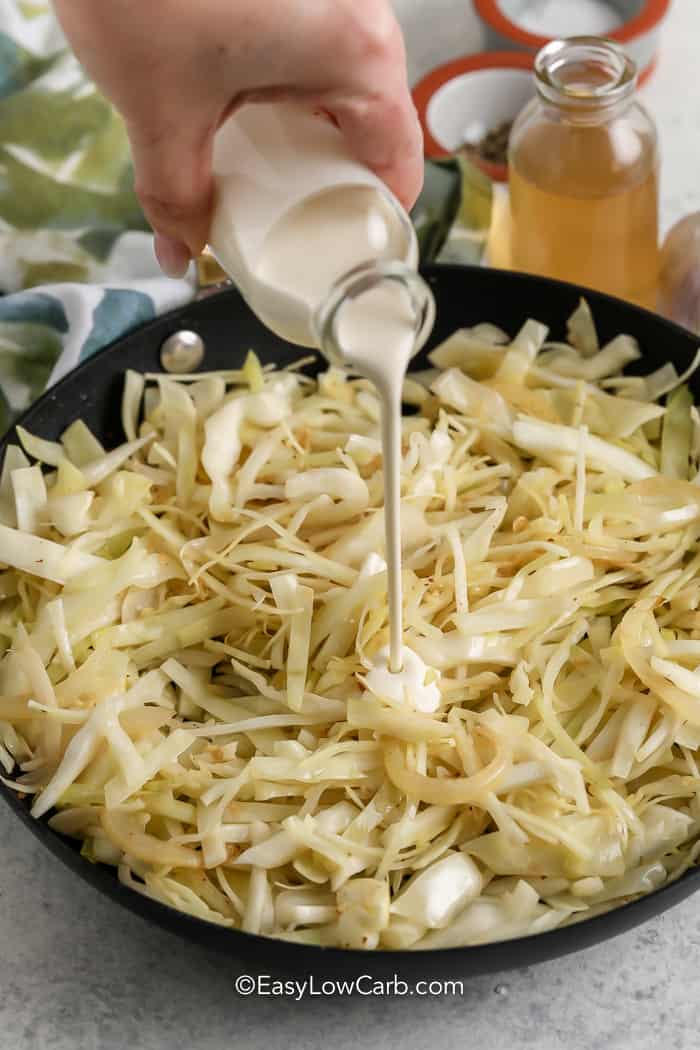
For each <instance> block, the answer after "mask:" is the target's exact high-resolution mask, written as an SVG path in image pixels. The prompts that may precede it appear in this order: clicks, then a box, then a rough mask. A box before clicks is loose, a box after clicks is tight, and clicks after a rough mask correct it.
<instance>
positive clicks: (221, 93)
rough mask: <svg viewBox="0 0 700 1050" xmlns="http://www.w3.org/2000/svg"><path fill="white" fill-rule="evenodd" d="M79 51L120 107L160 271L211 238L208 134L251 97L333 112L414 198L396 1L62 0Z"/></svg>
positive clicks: (409, 112) (417, 159)
mask: <svg viewBox="0 0 700 1050" xmlns="http://www.w3.org/2000/svg"><path fill="white" fill-rule="evenodd" d="M55 8H56V11H57V14H58V16H59V18H60V20H61V23H62V25H63V27H64V29H65V32H66V34H67V36H68V37H69V39H70V41H71V43H72V45H73V47H74V49H75V51H76V54H77V55H78V58H79V59H80V60H81V62H82V63H83V65H84V66H85V69H86V70H87V72H88V73H89V74H90V76H91V77H92V78H93V79H94V80H95V82H96V83H97V84H98V86H99V87H100V88H101V89H102V90H103V91H104V92H105V94H107V95H108V96H109V97H110V98H111V99H112V101H113V102H114V104H115V105H116V107H117V108H118V109H119V110H120V111H121V113H122V115H123V117H124V120H125V122H126V127H127V131H128V133H129V139H130V141H131V146H132V151H133V156H134V165H135V170H136V192H137V193H138V196H139V198H140V200H141V203H142V205H143V208H144V211H145V212H146V216H147V218H148V220H149V221H150V223H151V225H152V226H153V229H154V231H155V233H156V252H157V255H158V258H159V261H160V264H161V266H162V268H163V269H164V271H165V272H166V273H168V274H170V275H172V276H181V275H182V274H183V273H184V271H185V269H186V267H187V264H188V262H189V260H190V258H191V257H192V256H194V255H197V254H199V252H200V251H201V250H202V248H203V247H204V245H205V243H206V240H207V236H208V232H209V225H210V219H211V209H212V200H213V182H212V171H211V163H212V142H213V138H214V134H215V132H216V130H217V128H218V127H219V125H220V124H221V123H222V121H223V120H225V119H226V117H227V116H228V115H229V114H230V113H231V112H232V110H233V109H235V108H236V107H237V106H240V105H241V104H242V103H244V102H249V101H254V102H264V101H271V100H275V99H281V98H294V99H299V100H302V101H304V102H309V103H310V104H313V105H317V106H320V107H322V108H323V109H325V110H326V111H327V112H328V113H329V114H330V115H331V117H332V118H333V119H334V120H335V121H336V122H337V124H338V126H339V127H340V129H341V131H342V132H343V133H344V135H345V137H346V140H347V142H348V145H349V147H350V148H351V150H352V151H353V153H354V154H355V155H356V156H357V158H358V159H359V160H360V161H362V162H364V163H365V164H366V165H367V166H368V167H370V168H372V169H373V170H374V171H375V172H376V173H377V174H378V175H379V176H380V177H381V178H383V179H384V180H385V181H386V182H387V184H388V185H389V186H390V188H391V189H392V190H393V191H394V193H395V194H396V195H397V197H398V198H399V199H400V200H401V202H402V203H403V204H404V205H405V206H406V207H407V208H410V207H411V206H412V205H413V203H414V202H415V199H416V197H417V196H418V193H419V190H420V186H421V183H422V178H423V160H422V138H421V133H420V127H419V124H418V120H417V117H416V113H415V110H414V108H413V103H412V101H411V96H410V93H409V89H408V85H407V81H406V63H405V52H404V46H403V40H402V36H401V31H400V29H399V26H398V24H397V22H396V19H395V18H394V15H393V12H392V8H391V3H390V0H55Z"/></svg>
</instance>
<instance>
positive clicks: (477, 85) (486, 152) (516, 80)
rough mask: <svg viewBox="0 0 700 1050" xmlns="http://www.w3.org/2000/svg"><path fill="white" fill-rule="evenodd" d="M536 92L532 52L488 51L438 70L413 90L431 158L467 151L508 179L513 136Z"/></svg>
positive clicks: (498, 178) (501, 179) (492, 173)
mask: <svg viewBox="0 0 700 1050" xmlns="http://www.w3.org/2000/svg"><path fill="white" fill-rule="evenodd" d="M534 94H535V84H534V78H533V76H532V56H531V55H526V54H523V53H520V52H484V53H482V54H478V55H469V56H467V57H465V58H461V59H457V60H456V61H454V62H449V63H447V64H446V65H444V66H440V67H439V68H438V69H434V70H433V71H432V72H431V73H429V74H428V75H427V76H426V77H424V78H423V80H421V81H420V83H419V84H417V85H416V87H415V89H414V92H413V99H414V102H415V105H416V109H417V110H418V116H419V118H420V120H421V124H422V126H423V133H424V137H425V154H426V157H429V158H431V159H436V158H439V157H445V156H449V155H452V154H455V153H459V152H464V153H465V155H466V156H468V158H469V160H470V161H471V162H472V163H473V164H474V165H476V167H478V168H480V169H481V170H482V171H484V172H485V174H487V175H488V176H489V177H490V178H491V179H493V180H494V181H496V182H505V181H507V178H508V164H507V156H508V138H509V135H510V129H511V127H512V124H513V122H514V120H515V118H516V117H517V115H518V114H519V113H520V111H521V109H523V107H524V106H525V105H527V103H528V102H529V101H530V99H531V98H532V97H533V96H534Z"/></svg>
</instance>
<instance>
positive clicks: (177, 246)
mask: <svg viewBox="0 0 700 1050" xmlns="http://www.w3.org/2000/svg"><path fill="white" fill-rule="evenodd" d="M155 251H156V258H157V259H158V263H159V265H160V268H161V270H162V271H163V273H164V274H166V276H168V277H184V276H185V274H186V273H187V268H188V266H189V265H190V252H189V249H188V247H187V245H186V244H183V243H182V241H176V240H174V239H173V238H172V237H168V236H166V234H164V233H157V234H156V236H155Z"/></svg>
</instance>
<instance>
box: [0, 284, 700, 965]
mask: <svg viewBox="0 0 700 1050" xmlns="http://www.w3.org/2000/svg"><path fill="white" fill-rule="evenodd" d="M426 276H427V278H428V280H429V281H430V284H431V285H432V287H433V290H434V292H435V297H436V299H437V304H438V315H437V316H438V321H437V325H436V328H435V332H434V334H433V337H432V339H431V343H430V345H429V347H428V348H426V350H425V351H424V352H423V354H421V355H420V356H419V357H418V359H417V361H416V365H417V367H424V365H425V354H426V353H427V350H429V349H430V346H434V345H435V344H436V343H438V342H440V341H441V340H443V339H444V338H446V337H447V336H448V335H450V334H451V333H452V332H453V331H454V330H455V329H456V328H460V327H464V326H467V325H473V324H476V323H478V322H480V321H492V322H494V323H495V324H498V325H500V326H501V327H503V328H505V329H506V330H507V331H508V332H510V333H511V334H512V335H514V334H515V333H516V331H517V330H518V328H519V327H520V326H521V325H522V324H523V322H524V321H525V320H527V318H528V317H534V318H536V319H537V320H539V321H544V322H546V323H547V324H549V325H550V327H551V330H552V337H553V338H563V337H564V334H565V322H566V319H567V318H568V316H569V315H570V314H571V313H572V311H573V310H574V309H575V307H576V305H577V303H578V300H579V297H580V291H579V290H578V289H576V288H574V287H572V286H571V285H567V284H562V283H560V282H557V281H547V280H541V279H538V278H534V277H526V276H523V275H521V274H511V273H503V272H499V271H496V270H485V269H474V268H469V267H458V266H435V267H432V268H430V269H428V270H427V271H426ZM587 297H588V300H589V302H590V304H591V306H592V308H593V312H594V315H595V318H596V322H597V324H598V329H599V333H600V336H601V340H603V341H604V340H608V339H610V338H612V337H613V336H615V335H619V334H620V333H621V332H626V333H629V334H630V335H633V336H635V337H636V338H637V339H638V340H639V342H640V343H641V345H642V348H643V350H644V359H643V361H641V362H639V367H640V370H641V371H643V372H650V371H653V370H654V369H655V368H658V367H659V366H661V365H662V364H664V363H665V362H666V361H673V362H674V363H675V364H676V367H677V368H678V370H679V372H680V371H681V370H683V369H685V368H686V367H687V365H688V364H689V363H690V361H691V359H692V357H693V355H694V353H695V350H696V347H697V342H696V340H695V339H694V338H693V337H692V336H691V335H690V334H689V333H688V332H686V331H684V330H683V329H681V328H678V327H676V326H675V325H672V324H669V323H668V322H667V321H664V320H663V319H662V318H660V317H657V316H656V315H654V314H650V313H647V312H646V311H644V310H640V309H637V308H636V307H633V306H629V305H627V304H625V303H622V302H619V301H617V300H615V299H611V298H609V297H607V296H603V295H598V294H596V293H593V292H591V293H587ZM183 328H187V329H193V330H194V331H196V332H198V333H199V334H200V335H201V336H202V338H203V339H204V342H205V346H206V354H205V358H204V363H203V365H202V370H203V371H207V370H211V369H218V368H236V367H239V366H240V365H241V364H242V362H243V359H244V357H245V354H246V351H247V350H248V349H249V348H251V347H252V348H254V349H255V350H256V351H257V353H258V355H259V356H260V358H261V360H262V361H263V362H268V361H274V362H276V363H277V364H279V365H285V364H290V363H291V362H292V361H295V360H298V359H299V357H300V351H299V348H298V347H293V346H290V345H289V344H288V343H285V342H284V341H282V340H281V339H278V338H277V337H276V336H274V335H273V334H272V333H271V332H269V331H268V330H267V329H266V328H264V327H263V325H262V324H261V323H260V322H259V321H258V320H257V318H255V317H254V316H253V314H252V313H251V312H250V310H249V309H248V307H247V306H246V305H245V303H244V302H243V300H242V299H241V297H240V295H239V294H238V293H237V292H236V291H234V290H227V291H224V292H221V293H219V294H216V295H213V296H211V297H209V298H206V299H204V300H201V301H200V302H197V303H194V304H192V305H191V306H187V307H184V308H183V309H180V310H176V311H174V312H173V313H170V314H167V315H166V316H165V317H161V318H160V319H158V320H157V321H154V322H153V323H152V324H149V325H148V326H146V327H145V328H141V329H139V330H138V331H135V332H132V334H131V335H129V336H127V337H125V338H124V339H121V340H119V341H118V342H116V343H114V344H113V345H112V346H110V347H108V348H107V349H106V350H103V351H102V352H101V353H99V354H96V355H95V356H94V357H91V358H90V359H89V360H88V361H86V362H85V363H84V364H83V365H81V366H80V367H79V368H77V369H76V370H75V371H74V372H71V373H70V375H68V376H66V378H65V379H63V380H62V381H61V382H60V383H58V384H57V385H56V386H55V387H54V388H53V389H52V390H51V391H49V393H47V394H45V395H44V396H43V397H42V398H41V399H40V400H39V401H38V402H37V403H36V404H35V405H33V406H32V408H30V409H29V411H28V412H27V413H26V414H25V415H24V417H23V419H22V420H21V422H22V425H23V426H24V427H26V428H27V429H28V430H30V431H31V432H32V433H35V434H38V435H40V436H41V437H44V438H53V439H56V438H58V436H59V434H60V433H61V432H62V431H63V430H64V429H65V428H66V427H67V426H68V424H69V423H71V422H72V421H73V420H74V419H77V418H79V417H80V418H82V419H84V420H85V422H86V423H87V424H88V426H89V427H90V428H91V429H92V430H93V431H94V433H95V434H96V435H97V436H98V437H99V438H100V440H101V441H102V442H103V443H104V444H105V445H106V446H107V447H111V446H113V445H116V444H118V443H120V442H121V441H123V440H124V435H123V433H122V431H121V425H120V421H119V420H120V402H121V392H122V376H123V373H124V370H125V369H127V368H132V369H135V370H141V371H149V372H158V371H161V365H160V357H159V351H160V347H161V344H162V343H163V341H164V340H165V339H166V338H167V336H169V335H171V334H172V333H173V332H176V331H178V330H180V329H183ZM315 367H316V366H312V368H311V371H313V370H314V368H315ZM698 392H699V393H700V391H698ZM8 440H16V439H15V436H14V434H13V432H10V434H9V435H7V436H6V437H5V438H4V439H3V441H2V442H0V455H2V453H3V451H4V445H5V444H6V442H7V441H8ZM1 558H2V551H0V560H1ZM0 794H2V796H3V797H4V798H5V800H6V801H7V803H8V804H9V805H10V806H11V807H12V809H13V810H14V811H15V813H17V815H18V816H19V817H20V818H21V819H22V820H23V821H24V822H25V823H26V824H27V826H28V827H29V828H30V829H31V830H32V832H33V833H34V834H35V835H36V836H37V838H38V839H39V840H40V841H41V842H42V843H43V844H44V845H45V846H46V847H47V848H48V849H50V850H51V852H52V853H53V854H54V855H55V856H56V857H59V858H60V859H61V860H62V861H63V862H64V863H65V864H67V865H68V866H69V867H70V868H72V869H73V871H75V872H76V874H78V875H80V876H81V877H82V878H83V879H85V881H86V882H89V883H91V884H92V885H93V886H95V887H96V888H97V889H98V890H100V891H101V892H102V893H105V894H107V895H108V896H110V897H112V898H113V899H114V900H117V901H119V902H120V903H121V904H124V905H126V907H128V908H130V909H131V910H132V911H135V912H137V913H138V914H139V915H143V916H144V917H145V918H147V919H149V920H150V921H152V922H155V923H157V924H158V925H160V926H163V927H165V928H166V929H169V930H172V931H174V932H175V933H178V934H180V935H181V936H183V937H186V938H188V939H190V940H192V941H198V942H199V943H201V944H204V945H207V946H209V947H211V948H215V949H217V950H218V951H221V952H224V953H226V954H228V955H230V956H233V957H234V958H236V959H245V961H246V962H247V964H248V970H249V971H250V970H251V969H253V968H254V967H255V966H260V967H261V969H262V970H263V971H264V972H266V973H269V972H276V971H277V972H279V971H288V972H290V973H293V974H294V975H295V976H297V977H299V976H304V975H308V974H315V975H317V976H319V977H323V976H325V977H329V976H331V975H332V974H334V973H335V974H337V973H346V974H355V975H359V974H361V973H368V974H376V975H377V976H382V975H384V976H386V975H390V974H399V975H400V976H402V977H404V976H411V975H414V976H415V977H418V976H425V973H426V964H427V965H428V966H429V968H430V971H429V972H430V973H431V975H433V976H435V977H438V976H439V975H445V974H452V975H458V976H462V975H471V974H484V973H490V972H494V971H497V970H504V969H508V968H510V967H514V966H526V965H528V964H530V963H534V962H539V961H540V960H545V959H552V958H555V957H557V956H559V955H565V954H567V953H568V952H573V951H577V950H578V949H580V948H584V947H587V946H588V945H591V944H595V943H597V942H600V941H603V940H606V939H607V938H608V937H612V936H614V935H615V934H618V933H622V932H624V931H625V930H628V929H630V928H631V927H632V926H637V925H638V924H639V923H641V922H644V921H645V920H646V919H649V918H650V917H651V916H654V915H658V914H660V913H661V912H663V911H665V910H666V909H667V908H670V907H672V905H674V904H677V903H678V902H679V901H681V900H683V899H684V898H685V897H687V896H689V895H690V894H691V893H694V892H695V890H697V889H698V888H699V886H700V869H697V868H693V869H691V870H689V871H688V872H686V874H685V875H684V876H683V877H682V878H681V879H679V880H678V881H677V882H675V883H673V884H672V885H670V886H666V887H664V888H662V889H660V890H657V891H656V892H654V893H651V894H649V895H648V896H646V897H643V898H641V899H640V900H637V901H634V902H633V903H631V904H627V905H625V906H624V907H621V908H618V909H617V910H615V911H612V912H610V913H608V914H607V915H602V916H599V917H598V918H595V919H590V920H588V921H584V922H581V923H578V924H576V925H573V926H569V927H565V928H564V929H560V930H554V931H552V932H550V933H544V934H540V935H539V936H536V937H524V938H521V939H519V940H516V941H509V942H504V943H499V944H488V945H483V946H479V947H473V948H451V949H447V950H442V951H434V952H430V953H427V957H426V954H425V953H423V952H359V951H346V950H341V949H333V948H311V947H307V946H301V945H296V944H290V943H287V942H284V941H273V940H269V939H267V938H264V937H256V936H251V935H250V934H245V933H241V932H240V931H235V930H230V929H227V928H223V927H220V926H216V925H213V924H210V923H207V922H204V921H202V920H200V919H194V918H191V917H190V916H188V915H183V914H181V913H180V912H177V911H175V910H173V909H172V908H169V907H167V906H166V905H164V904H159V903H157V902H155V901H151V900H148V899H147V898H145V897H142V896H140V895H139V894H137V893H134V892H132V891H131V890H128V889H126V888H125V887H123V886H121V885H120V883H119V882H118V880H117V878H116V874H115V872H114V869H113V868H108V867H105V866H103V865H93V864H90V863H89V862H88V861H87V860H84V859H83V858H82V857H81V856H80V854H79V852H78V850H77V849H76V848H75V847H74V844H73V843H71V842H70V841H69V840H67V839H64V838H62V837H61V836H59V835H57V834H56V833H55V832H53V831H51V830H50V828H48V827H47V825H46V824H45V823H44V822H41V821H35V820H34V819H33V818H32V817H30V815H29V808H28V805H27V803H26V802H22V801H20V800H19V799H18V798H17V797H16V795H15V794H14V793H13V792H11V791H9V790H8V789H7V788H5V787H4V786H2V785H0ZM76 892H78V886H77V884H76ZM76 935H77V936H79V935H80V931H76Z"/></svg>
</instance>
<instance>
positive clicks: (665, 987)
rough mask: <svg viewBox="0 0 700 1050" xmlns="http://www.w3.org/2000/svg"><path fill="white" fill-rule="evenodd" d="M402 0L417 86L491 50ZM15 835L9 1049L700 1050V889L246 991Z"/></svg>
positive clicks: (675, 33)
mask: <svg viewBox="0 0 700 1050" xmlns="http://www.w3.org/2000/svg"><path fill="white" fill-rule="evenodd" d="M395 2H396V7H397V9H398V10H399V14H400V15H401V17H402V20H403V22H404V25H405V27H406V30H407V37H408V47H409V55H410V65H411V74H412V77H413V78H415V77H416V76H418V75H420V74H422V73H424V72H425V71H427V70H428V69H429V68H431V66H434V65H435V64H437V63H438V62H441V61H445V60H447V59H449V58H452V57H454V56H455V55H456V54H459V53H464V52H467V51H473V50H477V49H478V46H479V45H478V32H477V29H476V26H475V22H474V19H473V17H472V15H471V13H470V11H469V4H468V2H467V0H395ZM428 12H429V13H430V17H429V19H428V14H427V13H428ZM698 40H700V4H699V3H698V2H697V0H675V3H674V6H673V11H672V15H671V19H670V22H669V24H668V27H667V30H666V34H665V40H664V52H663V60H662V64H661V67H660V70H659V72H658V74H657V76H656V78H655V79H654V81H653V82H652V83H651V85H650V86H649V87H648V88H647V89H646V97H647V101H648V103H649V105H650V106H651V108H652V109H653V110H654V112H655V114H656V116H657V119H658V121H659V123H660V126H661V132H662V143H663V149H664V157H665V161H666V168H665V176H664V190H663V220H664V225H665V226H667V225H668V224H669V223H670V222H671V221H672V220H673V219H675V218H676V217H678V216H679V215H681V214H683V213H684V212H686V211H688V210H690V209H692V208H698V207H700V92H699V91H698V88H697V72H696V68H697V66H696V62H697V60H696V56H697V47H698ZM0 842H1V843H2V847H1V850H2V853H1V864H0V944H1V945H2V950H1V951H0V989H1V990H2V994H1V995H0V1050H6V1048H7V1050H10V1048H12V1050H121V1048H129V1050H164V1048H166V1047H183V1048H190V1047H192V1048H195V1047H196V1048H197V1050H222V1048H224V1047H228V1046H232V1047H236V1050H247V1048H258V1047H260V1048H263V1047H265V1050H288V1048H289V1047H292V1048H294V1050H305V1048H307V1047H308V1048H309V1050H322V1048H324V1050H325V1048H326V1047H328V1045H329V1044H330V1043H332V1047H333V1050H345V1048H346V1047H347V1048H350V1047H356V1046H358V1045H362V1046H370V1047H373V1048H376V1050H383V1048H385V1047H386V1048H393V1047H396V1046H401V1047H402V1048H403V1050H414V1048H416V1050H419V1048H420V1050H423V1048H424V1047H426V1046H428V1045H430V1046H440V1047H445V1050H451V1048H452V1047H454V1048H460V1050H462V1048H465V1047H467V1048H468V1047H485V1048H487V1050H516V1048H520V1047H531V1046H532V1047H537V1050H560V1048H563V1047H570V1048H571V1050H603V1048H604V1050H633V1048H634V1050H658V1048H659V1047H661V1046H663V1047H664V1050H695V1048H696V1047H697V1046H698V1043H699V1041H700V1037H699V1036H698V1032H697V1022H698V1019H699V1017H700V1009H699V1007H698V1004H699V1003H700V898H698V899H696V900H690V901H688V902H686V903H685V904H683V905H680V906H679V907H677V908H675V909H674V910H672V911H671V912H669V913H667V914H666V915H664V916H662V917H661V918H659V919H657V920H655V921H653V922H650V923H647V924H646V925H645V926H643V927H642V928H640V929H638V930H637V931H635V932H633V933H630V934H627V935H625V936H623V937H619V938H617V939H615V940H613V941H610V942H608V943H607V944H605V945H602V946H600V947H597V948H592V949H589V950H588V951H585V952H582V953H580V954H578V955H576V956H569V957H568V958H566V959H563V960H561V961H558V962H554V963H549V964H545V965H541V966H538V967H535V968H532V969H527V970H517V971H514V972H513V973H509V974H504V975H501V976H496V977H488V978H481V979H478V980H472V981H470V982H465V987H464V993H463V994H462V995H450V994H444V995H441V996H433V997H430V998H422V999H416V998H413V999H410V1000H408V999H405V998H400V997H386V998H382V997H373V998H368V997H362V998H355V999H353V1000H352V1001H351V1000H349V999H347V998H343V997H338V996H336V997H335V998H323V999H321V998H313V999H308V998H307V999H306V1000H303V1001H301V1002H295V1001H293V1000H292V999H289V998H287V999H283V998H269V997H256V996H251V997H249V998H242V997H240V996H239V995H237V994H236V991H235V988H234V981H235V978H236V976H237V975H238V974H239V973H240V967H236V966H234V965H232V964H230V963H229V962H227V960H225V959H223V958H220V957H218V956H215V955H212V954H208V953H207V952H206V951H204V950H202V949H198V948H194V947H191V946H189V945H187V944H185V943H184V942H182V941H180V940H179V939H178V938H177V937H175V936H173V935H170V934H166V933H163V932H161V931H159V930H156V929H154V928H151V927H150V926H148V925H147V924H146V923H145V922H144V921H142V920H141V919H139V918H137V917H136V916H134V915H131V914H130V913H127V912H126V911H123V910H121V909H119V908H118V907H117V906H116V905H113V904H111V903H110V902H108V901H106V900H103V899H102V898H100V897H99V895H98V894H97V893H96V892H95V891H94V890H92V889H90V888H89V887H87V886H85V885H83V884H82V883H80V882H79V881H78V880H77V879H76V878H75V876H73V875H72V874H71V873H70V872H68V871H67V870H65V869H64V868H63V867H62V866H61V865H59V864H58V862H56V861H54V859H53V858H52V857H51V856H49V855H48V854H47V853H46V852H45V851H44V850H43V849H42V848H41V847H40V846H39V845H38V843H37V842H36V841H35V840H34V839H33V838H32V836H31V835H30V833H29V832H28V831H27V830H26V828H24V827H22V826H21V825H20V824H19V822H18V821H17V820H16V819H15V818H14V817H13V815H12V814H11V813H10V811H9V810H8V809H7V808H6V807H5V806H0ZM426 971H428V963H427V960H426ZM430 976H431V975H430V973H429V972H426V977H430Z"/></svg>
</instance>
